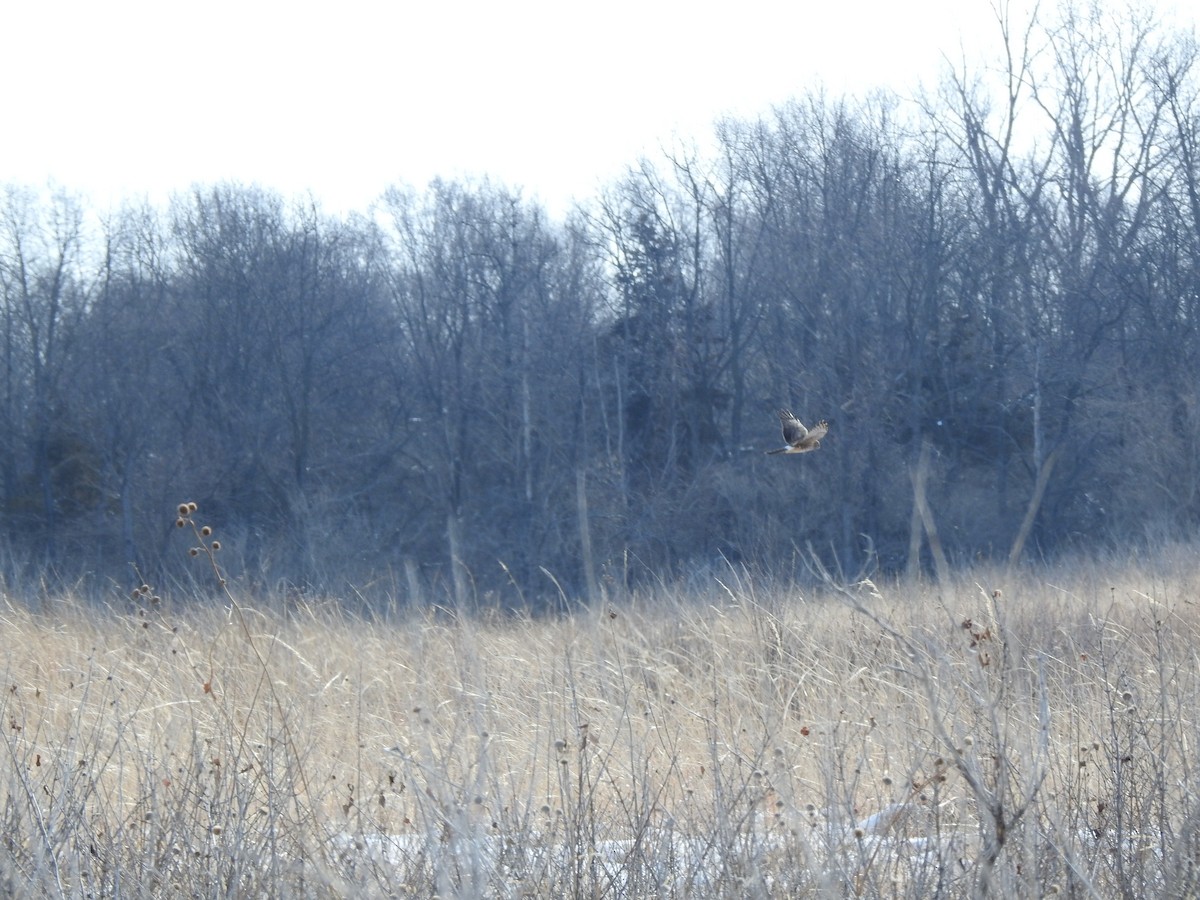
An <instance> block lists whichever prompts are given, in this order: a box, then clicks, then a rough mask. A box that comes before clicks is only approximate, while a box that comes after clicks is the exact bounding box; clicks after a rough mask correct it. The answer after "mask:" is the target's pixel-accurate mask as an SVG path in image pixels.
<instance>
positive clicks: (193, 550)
mask: <svg viewBox="0 0 1200 900" xmlns="http://www.w3.org/2000/svg"><path fill="white" fill-rule="evenodd" d="M199 555H200V548H199V547H191V548H189V549H188V556H199Z"/></svg>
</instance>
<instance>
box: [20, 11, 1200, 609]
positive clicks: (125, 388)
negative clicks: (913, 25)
mask: <svg viewBox="0 0 1200 900" xmlns="http://www.w3.org/2000/svg"><path fill="white" fill-rule="evenodd" d="M1000 24H1001V26H1002V28H1001V32H1002V36H1003V41H1002V52H1001V53H999V54H998V58H999V62H998V63H997V64H995V65H987V66H983V67H981V68H980V69H979V70H978V71H975V70H971V69H969V68H967V67H965V66H964V67H963V68H962V69H960V70H951V71H949V72H948V73H947V75H946V77H945V78H944V80H943V82H942V83H941V85H940V87H939V88H938V89H937V90H936V91H933V92H929V93H927V94H925V95H922V96H921V97H920V98H919V99H917V100H910V101H901V100H900V99H899V98H897V97H896V96H893V95H887V94H878V95H872V96H871V97H869V98H866V99H860V100H854V99H851V98H832V97H830V96H828V95H826V94H824V93H822V92H813V93H811V94H809V95H807V96H804V97H801V98H797V99H795V100H793V101H791V102H788V103H785V104H782V105H781V106H779V107H777V108H775V109H774V110H773V111H772V112H771V113H770V114H769V115H764V116H762V117H759V118H755V119H727V120H723V121H720V122H719V123H717V125H716V128H715V141H714V144H713V147H712V148H707V149H704V150H698V149H695V148H689V147H683V146H681V147H679V148H677V149H675V150H670V151H666V152H664V153H663V154H662V156H661V158H658V159H653V160H643V161H641V162H639V163H638V164H636V165H634V166H632V167H631V168H630V169H629V171H628V172H627V174H626V175H625V176H624V177H623V178H621V179H620V180H619V181H617V182H616V183H614V184H611V185H610V186H609V187H608V188H606V189H605V190H603V191H602V192H601V193H600V194H599V196H598V197H596V198H595V199H594V200H592V201H590V202H588V203H585V204H582V205H580V206H579V207H578V208H577V209H576V210H574V211H573V212H572V213H571V214H569V215H568V216H566V217H564V218H563V219H562V220H552V219H551V218H550V217H548V216H547V214H546V212H545V210H544V209H542V208H541V207H540V206H539V205H538V204H537V203H535V202H532V201H529V200H527V199H525V198H524V197H523V196H522V194H521V193H520V192H519V191H516V190H512V189H509V188H506V187H504V186H500V185H496V184H492V183H489V182H487V181H474V182H441V181H439V182H434V183H433V184H431V185H430V186H429V187H428V188H427V189H424V190H419V191H418V190H414V189H411V188H406V187H395V188H392V189H390V190H388V191H387V192H386V193H385V194H384V195H383V196H382V197H381V199H380V201H379V202H378V203H377V204H376V205H375V206H374V207H373V208H372V209H370V210H366V211H363V212H362V213H361V214H354V215H349V216H344V217H334V216H331V215H328V214H326V213H325V212H323V211H322V210H321V208H320V206H319V205H318V204H317V203H315V202H312V201H302V200H289V199H285V198H283V197H281V196H279V195H277V194H274V193H271V192H269V191H265V190H262V189H259V188H256V187H252V186H246V185H237V184H221V185H209V186H200V187H197V188H195V189H193V190H192V191H190V192H188V193H181V194H178V195H177V196H175V197H174V199H173V200H172V201H171V202H170V204H169V205H168V206H166V207H165V208H159V207H152V206H150V205H148V204H136V203H130V204H127V205H125V206H124V207H121V208H119V209H116V210H114V211H109V212H105V213H100V212H97V211H95V210H91V209H89V208H87V206H86V204H85V203H84V202H83V201H82V200H80V199H79V198H78V197H74V196H72V195H70V194H68V193H65V192H62V191H56V190H51V189H36V188H31V187H28V186H22V185H15V184H10V185H7V186H5V187H3V188H2V189H0V190H2V195H0V577H2V578H3V579H4V583H5V584H7V585H8V586H9V587H10V588H14V589H15V588H16V587H17V586H20V585H25V584H36V583H40V580H41V579H44V578H45V577H46V575H47V573H54V574H56V575H57V576H58V577H63V578H78V577H83V576H85V575H92V576H99V577H101V578H102V579H111V580H115V581H118V582H120V583H125V582H126V581H128V580H129V578H130V577H131V574H130V573H131V568H130V566H131V564H133V565H136V566H137V567H138V571H141V572H145V573H158V572H163V571H168V572H170V571H175V569H174V568H173V567H176V566H177V565H179V563H178V557H180V556H181V555H182V554H181V553H180V546H179V543H178V540H179V539H178V535H176V534H174V533H173V528H172V526H173V516H172V513H171V511H172V510H173V509H174V508H175V506H176V504H177V503H178V502H179V501H180V500H189V499H194V500H196V501H198V502H199V503H200V504H201V511H202V512H201V514H202V515H203V516H207V517H209V518H210V519H211V521H212V522H213V524H214V525H215V526H217V527H219V529H220V530H221V531H222V532H223V534H224V535H225V539H224V540H223V543H224V545H225V548H226V549H225V550H223V551H222V552H223V553H225V554H227V556H226V559H227V562H228V564H229V565H230V567H231V570H232V571H234V572H236V573H238V574H241V575H244V577H246V578H247V579H250V580H252V581H254V582H256V583H259V584H261V585H263V586H265V587H276V586H279V585H288V586H292V587H295V588H297V589H315V590H328V591H336V592H343V593H344V592H345V590H346V586H347V585H354V586H355V590H358V591H360V592H361V593H362V594H363V596H371V592H372V591H377V592H381V593H386V594H388V595H390V596H402V597H417V596H422V597H436V598H439V599H444V598H451V599H453V600H455V601H458V602H479V603H495V604H499V605H514V604H533V605H538V604H542V603H545V602H548V600H549V601H553V600H554V598H557V597H595V596H597V595H598V594H599V592H601V591H602V590H604V589H606V588H608V589H615V588H617V587H620V586H624V585H628V584H630V583H633V582H636V581H638V580H639V579H645V578H669V579H673V578H676V577H681V576H683V577H687V576H694V575H697V574H699V575H703V574H704V573H706V572H711V571H712V570H713V569H714V567H723V566H725V565H727V564H728V563H734V564H745V565H748V566H752V567H756V568H758V569H760V570H761V571H763V572H769V573H772V574H774V575H776V576H778V577H780V578H789V577H793V576H795V575H797V574H798V573H799V572H800V571H801V568H802V566H803V560H804V558H805V556H806V554H807V553H809V552H810V551H811V552H815V553H817V554H818V555H821V556H822V557H823V558H826V559H829V560H832V561H834V562H835V563H836V564H837V565H841V566H843V567H844V568H845V569H847V570H856V571H857V570H861V569H862V568H863V567H877V568H881V569H883V570H891V571H894V570H901V569H905V568H908V569H913V568H925V567H929V566H933V565H935V564H941V563H940V562H939V561H940V560H950V561H951V562H950V563H949V564H953V562H952V561H954V560H961V559H967V558H978V557H984V558H991V559H1000V560H1005V559H1010V560H1012V561H1014V562H1015V561H1017V560H1018V559H1023V558H1028V557H1030V556H1037V555H1042V556H1046V555H1053V554H1055V553H1058V552H1061V551H1063V550H1064V549H1074V548H1078V547H1092V546H1096V545H1112V544H1121V543H1128V542H1134V541H1139V540H1143V539H1145V537H1146V536H1147V534H1159V533H1180V534H1185V533H1190V532H1191V531H1192V529H1194V527H1195V524H1196V522H1197V520H1198V519H1200V378H1198V375H1200V330H1198V327H1197V326H1198V325H1200V265H1198V263H1200V160H1198V153H1200V104H1198V103H1197V84H1198V81H1197V71H1196V59H1197V53H1196V45H1195V40H1194V36H1193V35H1192V34H1189V33H1185V32H1181V31H1178V30H1173V29H1169V28H1166V27H1163V26H1162V25H1160V24H1158V23H1155V22H1153V21H1150V20H1147V19H1144V18H1142V17H1139V16H1138V15H1137V14H1134V13H1129V14H1127V15H1126V16H1125V17H1124V18H1123V19H1122V20H1121V21H1120V22H1119V23H1114V21H1113V19H1112V17H1111V13H1108V14H1104V13H1102V12H1101V11H1100V10H1098V9H1091V10H1088V9H1083V8H1080V7H1067V8H1066V10H1065V12H1064V13H1063V14H1062V17H1061V19H1060V20H1056V21H1054V22H1052V23H1041V22H1038V21H1036V20H1031V21H1029V22H1026V23H1015V22H1012V21H1008V20H1001V22H1000ZM780 406H787V407H790V408H792V409H794V410H795V411H796V412H797V413H798V414H799V415H800V417H801V418H802V419H804V420H805V422H806V423H809V424H811V421H810V420H815V419H817V418H826V419H828V420H829V422H830V424H831V430H830V434H829V436H828V437H827V438H826V439H825V441H824V442H823V446H822V448H821V450H820V451H818V452H816V453H813V454H808V455H805V456H802V457H796V458H791V457H768V456H766V455H764V453H763V451H764V450H766V449H769V448H771V447H774V446H777V445H778V444H779V442H780V438H779V434H778V423H777V421H776V418H775V410H776V408H777V407H780Z"/></svg>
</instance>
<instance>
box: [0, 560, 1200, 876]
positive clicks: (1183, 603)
mask: <svg viewBox="0 0 1200 900" xmlns="http://www.w3.org/2000/svg"><path fill="white" fill-rule="evenodd" d="M1189 557H1190V552H1189V548H1175V549H1172V550H1170V551H1169V552H1168V551H1164V552H1163V553H1162V554H1161V556H1160V557H1159V558H1157V559H1156V560H1155V561H1154V563H1153V565H1149V564H1140V563H1137V562H1136V561H1131V562H1129V563H1127V564H1124V565H1115V564H1112V563H1108V564H1104V565H1101V564H1096V563H1092V564H1086V565H1085V564H1079V565H1077V566H1076V567H1074V568H1072V569H1063V570H1062V571H1042V572H1039V573H1036V574H1035V573H1028V572H1027V573H1022V574H1020V575H1017V576H1013V577H1007V576H1004V575H1003V574H1001V573H987V572H975V573H971V574H968V575H964V576H963V577H962V579H961V580H960V581H959V582H957V583H955V584H953V585H947V586H944V587H942V588H938V587H935V586H932V585H929V584H925V583H902V584H887V585H885V584H879V585H872V584H870V583H864V584H860V585H856V586H851V587H848V588H846V589H839V588H837V587H836V586H834V585H833V584H826V585H824V586H823V587H821V589H820V590H817V591H813V592H809V593H801V592H794V591H778V590H774V591H766V590H760V589H759V588H758V587H756V585H755V583H754V581H753V580H752V579H750V578H749V577H747V576H745V575H744V574H743V575H738V574H736V573H733V572H731V573H730V575H729V578H726V579H721V580H720V581H718V582H716V583H714V584H713V586H712V590H711V591H710V592H708V593H707V595H706V596H704V597H698V596H681V595H679V594H676V593H672V592H670V591H667V590H661V591H659V592H657V593H653V594H643V595H638V596H634V597H631V598H626V599H624V600H621V601H619V602H610V603H608V604H605V605H603V606H601V607H598V608H596V609H593V610H590V611H587V612H586V613H583V614H580V615H576V616H572V617H568V618H559V619H545V620H541V619H529V618H520V617H502V616H498V615H497V616H493V617H486V616H472V617H454V616H451V615H448V614H446V613H444V612H436V611H414V612H412V613H410V614H408V615H405V616H402V617H399V618H398V619H396V620H395V621H390V622H382V621H367V620H364V619H361V618H355V617H350V616H347V615H345V614H343V613H342V612H340V611H339V607H338V605H337V603H336V602H335V601H333V600H330V601H328V602H304V603H297V602H295V601H290V602H289V601H287V600H285V599H283V598H265V600H266V601H269V602H265V603H264V604H263V607H262V608H261V609H259V608H256V605H255V601H253V600H252V599H251V598H248V597H247V598H240V597H239V598H238V599H239V601H240V602H239V604H238V607H237V608H236V609H230V608H222V607H218V606H216V605H214V604H212V603H206V602H200V601H189V600H188V598H184V597H176V598H172V597H169V596H167V597H165V598H164V600H163V602H161V603H154V604H152V603H150V602H149V598H148V597H144V596H140V597H138V598H136V599H135V600H134V601H131V602H130V603H129V604H128V608H122V609H120V610H115V609H106V610H101V609H97V608H95V607H89V606H87V605H85V604H83V603H80V602H76V601H75V600H73V599H72V598H70V597H59V598H54V599H48V600H47V601H46V603H45V604H44V607H43V609H42V610H41V611H39V612H33V611H31V610H29V609H27V608H25V607H23V606H19V605H16V604H15V603H12V602H8V603H7V604H6V605H5V606H4V608H3V615H2V618H3V633H4V635H5V647H4V651H3V657H2V659H3V676H4V681H3V701H2V705H3V719H2V720H0V722H2V724H3V729H4V748H3V751H2V752H3V759H4V765H3V769H2V770H0V772H2V773H3V774H2V777H3V787H4V797H5V802H4V808H3V816H4V830H3V835H4V838H3V846H2V847H0V877H2V878H3V884H2V885H0V889H3V890H4V891H5V893H8V894H12V895H17V896H42V895H47V894H49V895H55V896H57V895H62V896H96V897H100V896H116V895H118V894H120V895H122V896H134V897H141V896H146V897H149V896H250V895H253V896H309V895H312V896H395V895H415V896H432V895H435V894H439V895H442V896H451V895H457V896H475V895H489V896H512V897H521V896H531V897H559V896H588V897H593V896H729V897H741V896H781V895H786V896H826V895H830V896H843V895H852V896H872V897H873V896H911V897H929V896H964V895H971V894H975V895H983V894H987V893H991V894H993V895H996V896H1041V895H1047V894H1049V893H1051V892H1053V891H1059V892H1062V894H1063V895H1064V896H1102V897H1108V896H1144V895H1147V894H1153V895H1175V896H1187V895H1190V894H1193V893H1194V892H1195V891H1196V889H1197V880H1196V874H1195V871H1194V870H1195V865H1196V853H1197V841H1196V839H1195V837H1194V836H1193V834H1194V831H1195V828H1194V826H1195V823H1196V821H1197V813H1196V800H1197V797H1198V796H1200V790H1198V789H1200V783H1198V781H1197V780H1196V779H1197V767H1196V763H1197V757H1196V751H1195V748H1196V747H1197V745H1198V740H1200V735H1198V734H1197V727H1196V714H1195V710H1196V709H1197V708H1198V707H1200V666H1198V665H1197V658H1196V652H1195V646H1196V643H1197V642H1196V640H1195V637H1196V632H1197V627H1198V625H1200V614H1198V613H1197V607H1196V604H1195V598H1196V596H1197V593H1196V586H1197V585H1196V576H1195V575H1194V574H1193V572H1192V569H1191V566H1190V563H1189ZM231 591H232V592H233V595H234V596H235V597H236V596H237V593H236V588H235V587H231ZM996 591H999V592H1000V593H999V595H998V596H994V592H996ZM264 610H267V611H264Z"/></svg>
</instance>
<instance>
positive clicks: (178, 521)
mask: <svg viewBox="0 0 1200 900" xmlns="http://www.w3.org/2000/svg"><path fill="white" fill-rule="evenodd" d="M186 524H187V522H185V521H184V520H183V519H176V520H175V527H176V528H182V527H183V526H184V525H186Z"/></svg>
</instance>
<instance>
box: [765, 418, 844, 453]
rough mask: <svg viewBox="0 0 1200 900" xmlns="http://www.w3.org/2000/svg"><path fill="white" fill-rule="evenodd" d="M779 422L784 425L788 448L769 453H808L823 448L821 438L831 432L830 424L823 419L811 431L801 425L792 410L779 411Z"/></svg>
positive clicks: (769, 451) (784, 436) (784, 437)
mask: <svg viewBox="0 0 1200 900" xmlns="http://www.w3.org/2000/svg"><path fill="white" fill-rule="evenodd" d="M779 421H780V422H782V423H783V439H784V440H785V441H787V446H786V447H780V448H779V449H778V450H768V451H767V453H768V454H771V453H807V452H808V451H809V450H816V449H817V448H818V447H820V446H821V438H823V437H825V432H827V431H828V430H829V423H828V422H826V421H825V420H824V419H822V420H821V421H820V422H818V423H817V424H816V425H815V426H814V427H813V429H812V430H811V431H810V430H809V429H807V428H805V427H804V426H803V425H802V424H800V420H799V419H797V418H796V417H795V416H793V415H792V411H791V410H790V409H781V410H780V411H779Z"/></svg>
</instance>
